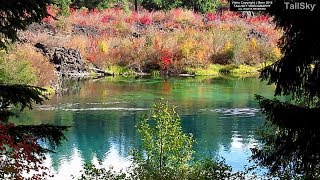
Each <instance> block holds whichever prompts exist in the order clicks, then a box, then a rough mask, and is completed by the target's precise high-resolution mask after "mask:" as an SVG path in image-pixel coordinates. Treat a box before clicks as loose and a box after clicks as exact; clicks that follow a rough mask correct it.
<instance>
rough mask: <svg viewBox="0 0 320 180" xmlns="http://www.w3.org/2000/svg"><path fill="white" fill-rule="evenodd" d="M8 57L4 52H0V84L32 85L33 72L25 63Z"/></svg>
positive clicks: (34, 77)
mask: <svg viewBox="0 0 320 180" xmlns="http://www.w3.org/2000/svg"><path fill="white" fill-rule="evenodd" d="M8 56H9V55H8V54H7V53H6V52H5V51H4V50H0V83H1V84H32V83H34V82H36V78H37V77H36V76H35V72H34V70H33V69H32V67H31V65H30V64H29V63H28V62H27V61H25V60H20V59H15V58H14V57H12V58H11V57H8Z"/></svg>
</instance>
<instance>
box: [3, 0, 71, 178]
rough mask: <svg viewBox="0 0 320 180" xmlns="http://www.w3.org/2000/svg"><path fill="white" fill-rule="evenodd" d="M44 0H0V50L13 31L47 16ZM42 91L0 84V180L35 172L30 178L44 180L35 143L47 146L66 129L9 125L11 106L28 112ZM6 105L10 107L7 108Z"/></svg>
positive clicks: (42, 153) (42, 151)
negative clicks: (41, 142)
mask: <svg viewBox="0 0 320 180" xmlns="http://www.w3.org/2000/svg"><path fill="white" fill-rule="evenodd" d="M48 3H49V1H48V0H13V1H11V0H10V1H6V0H5V1H1V4H0V14H1V16H0V50H1V48H6V45H7V43H8V42H10V41H11V42H14V41H16V40H17V39H18V38H17V31H18V30H22V29H25V28H26V27H27V26H28V25H29V24H31V23H32V22H38V21H40V20H41V19H42V18H44V17H46V16H47V15H48V14H47V12H46V5H47V4H48ZM43 91H44V89H42V88H39V87H34V86H28V85H8V84H0V136H1V138H0V179H23V173H25V172H29V171H30V170H35V173H34V176H33V178H34V179H40V178H45V175H46V174H45V173H46V172H45V171H44V170H45V167H44V166H43V165H42V162H43V160H44V159H45V152H47V151H48V149H45V148H43V147H41V146H40V145H39V140H42V141H48V142H49V144H50V145H51V147H55V146H57V145H60V144H61V141H62V140H63V139H65V137H64V135H63V132H64V131H65V130H67V128H68V127H67V126H55V125H44V124H41V125H19V126H15V125H14V124H13V123H10V122H9V117H10V116H12V115H14V113H13V112H12V111H11V109H10V108H12V106H14V107H18V108H20V111H22V110H24V109H25V108H29V109H32V108H33V104H34V103H42V102H43V101H44V100H46V99H47V97H46V96H44V95H43ZM9 106H11V107H10V108H9Z"/></svg>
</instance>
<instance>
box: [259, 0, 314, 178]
mask: <svg viewBox="0 0 320 180" xmlns="http://www.w3.org/2000/svg"><path fill="white" fill-rule="evenodd" d="M294 2H295V1H288V2H287V1H286V3H292V4H293V3H294ZM303 3H308V4H312V5H315V8H314V9H313V11H311V10H310V9H304V10H302V9H300V10H298V9H295V10H294V9H287V5H286V4H285V1H273V5H272V7H271V8H270V9H269V10H268V13H269V14H270V15H271V16H273V17H274V22H275V23H276V25H277V27H278V28H281V29H282V30H283V31H284V34H283V36H282V37H281V39H280V40H279V47H280V48H281V51H282V54H283V57H282V58H281V59H280V60H279V61H277V62H275V63H274V64H273V65H271V66H269V67H266V68H264V69H263V70H262V72H261V76H260V78H261V79H262V80H267V81H268V83H269V84H274V85H275V96H287V97H290V101H286V102H282V101H279V100H270V99H266V98H264V97H261V96H257V99H258V100H259V103H260V106H261V108H262V109H263V112H264V113H265V114H266V115H267V121H266V125H265V127H264V129H262V130H261V131H260V135H261V137H262V140H263V146H262V147H261V148H255V149H254V150H253V159H254V160H255V161H256V162H258V164H260V165H262V166H265V167H268V168H269V169H270V175H272V176H278V177H283V178H290V179H291V178H306V179H314V178H320V174H319V172H320V152H319V149H320V126H319V125H318V124H319V123H318V121H319V116H320V103H319V97H320V35H319V33H318V32H319V30H320V29H319V27H320V26H319V25H320V21H319V18H320V7H319V6H320V3H319V2H318V1H316V0H306V1H303Z"/></svg>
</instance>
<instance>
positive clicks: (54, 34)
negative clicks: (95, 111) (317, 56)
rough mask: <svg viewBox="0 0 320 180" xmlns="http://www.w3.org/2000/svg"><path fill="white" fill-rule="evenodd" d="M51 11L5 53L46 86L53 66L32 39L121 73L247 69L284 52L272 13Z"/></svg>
mask: <svg viewBox="0 0 320 180" xmlns="http://www.w3.org/2000/svg"><path fill="white" fill-rule="evenodd" d="M48 12H50V14H52V15H53V16H55V17H56V18H55V19H54V18H51V17H48V18H45V19H43V23H41V24H33V25H31V26H30V27H29V28H28V29H27V30H25V31H23V32H20V33H19V37H20V39H21V40H22V42H24V43H22V44H17V45H15V49H14V50H13V51H9V52H8V53H7V54H6V55H2V56H3V58H2V59H6V60H5V64H6V65H8V64H15V63H16V61H19V63H22V62H23V63H25V65H24V67H25V68H26V69H28V73H29V74H30V76H28V75H22V74H21V75H19V73H20V72H19V73H14V74H15V75H16V76H18V77H20V76H21V77H26V78H27V77H28V78H30V79H29V80H26V83H28V84H34V85H40V86H45V85H50V84H52V83H54V81H55V80H56V75H55V74H54V67H53V65H51V64H50V63H49V62H48V59H46V58H45V57H44V56H43V55H42V54H41V53H39V52H38V51H37V50H36V48H35V47H34V44H36V43H43V44H45V45H47V46H49V47H66V48H73V49H76V50H78V51H79V52H80V53H81V56H82V57H83V58H84V59H85V60H86V62H87V63H94V64H95V65H97V66H99V67H100V68H103V69H105V70H106V71H107V72H110V73H114V74H115V75H117V74H121V75H125V76H133V75H137V74H151V75H154V76H161V75H178V74H181V73H182V74H192V75H197V76H201V75H220V74H232V75H241V74H245V75H247V74H252V73H253V74H254V73H256V72H257V70H259V69H260V68H261V67H262V65H261V64H266V62H268V63H269V62H274V61H276V60H277V59H279V57H281V53H280V50H279V49H278V48H277V46H276V42H277V39H278V38H279V36H280V34H281V32H279V31H276V30H274V24H272V23H271V18H270V17H267V16H264V15H261V16H255V17H249V18H244V17H243V16H242V15H241V14H237V13H234V12H229V11H224V12H223V13H222V14H215V13H206V14H199V13H195V12H193V11H190V10H183V9H173V10H170V11H153V12H149V11H139V12H138V13H137V12H130V11H124V10H122V9H105V10H102V11H98V10H91V11H88V10H87V9H85V8H82V9H79V10H71V13H70V15H68V16H59V15H57V14H58V13H59V10H58V9H55V8H53V7H52V6H49V7H48ZM2 62H3V60H2ZM2 69H3V67H2ZM7 69H10V68H9V67H7ZM9 71H10V70H9ZM9 71H7V72H9ZM29 71H30V72H29ZM22 72H23V71H22ZM10 73H12V71H11V72H10ZM25 73H27V72H25ZM28 73H27V74H28ZM1 76H2V77H5V76H8V75H4V74H3V73H2V75H1ZM2 79H3V78H2ZM17 79H18V78H17ZM17 81H19V80H17Z"/></svg>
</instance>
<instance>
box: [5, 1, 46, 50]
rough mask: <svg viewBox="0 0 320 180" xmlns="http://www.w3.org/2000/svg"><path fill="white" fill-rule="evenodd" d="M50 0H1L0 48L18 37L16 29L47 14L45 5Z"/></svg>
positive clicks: (37, 20)
mask: <svg viewBox="0 0 320 180" xmlns="http://www.w3.org/2000/svg"><path fill="white" fill-rule="evenodd" d="M50 2H51V1H50V0H14V1H13V0H12V1H11V0H10V1H6V0H1V2H0V12H1V16H0V48H4V47H6V46H5V45H6V44H7V43H8V41H9V42H10V41H12V40H13V41H15V40H17V39H18V37H17V31H18V30H21V29H22V30H23V29H25V28H26V27H27V26H28V25H29V24H31V23H33V22H39V21H41V20H42V19H43V18H44V17H47V16H48V15H49V14H48V13H47V11H46V5H47V4H49V3H50Z"/></svg>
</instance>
